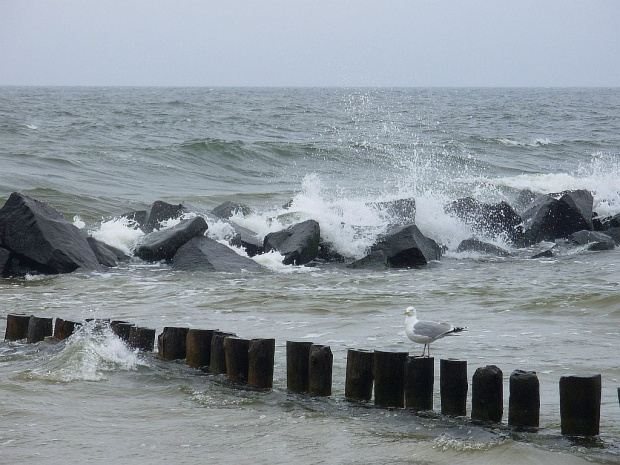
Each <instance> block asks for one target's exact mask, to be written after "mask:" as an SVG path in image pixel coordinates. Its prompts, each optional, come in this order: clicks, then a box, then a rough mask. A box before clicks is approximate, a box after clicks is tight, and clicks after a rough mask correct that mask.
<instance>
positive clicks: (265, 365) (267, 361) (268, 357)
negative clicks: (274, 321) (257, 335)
mask: <svg viewBox="0 0 620 465" xmlns="http://www.w3.org/2000/svg"><path fill="white" fill-rule="evenodd" d="M275 352H276V340H275V339H252V340H251V341H250V347H249V349H248V362H249V365H250V368H249V370H248V384H249V385H250V386H253V387H256V388H259V389H271V388H273V364H274V357H275Z"/></svg>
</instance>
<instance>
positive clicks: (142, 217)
mask: <svg viewBox="0 0 620 465" xmlns="http://www.w3.org/2000/svg"><path fill="white" fill-rule="evenodd" d="M121 218H127V219H128V220H129V221H133V222H134V223H135V224H136V228H137V229H141V230H142V231H143V232H144V224H145V223H146V210H137V211H133V212H128V213H123V214H122V215H121Z"/></svg>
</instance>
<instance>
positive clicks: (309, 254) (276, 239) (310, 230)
mask: <svg viewBox="0 0 620 465" xmlns="http://www.w3.org/2000/svg"><path fill="white" fill-rule="evenodd" d="M320 235H321V230H320V227H319V223H317V222H316V221H314V220H308V221H304V222H303V223H298V224H295V225H293V226H290V227H288V228H286V229H283V230H282V231H278V232H275V233H270V234H267V236H265V240H264V242H263V244H264V247H265V252H270V251H272V250H277V251H278V252H280V253H281V254H282V255H284V260H282V263H284V264H285V265H293V264H295V265H304V264H306V263H309V262H311V261H312V260H314V259H315V258H316V256H317V255H318V253H319V242H320Z"/></svg>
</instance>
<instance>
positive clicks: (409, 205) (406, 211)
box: [369, 198, 416, 225]
mask: <svg viewBox="0 0 620 465" xmlns="http://www.w3.org/2000/svg"><path fill="white" fill-rule="evenodd" d="M369 205H370V207H371V208H374V209H376V210H379V211H384V212H387V213H388V214H389V215H390V216H392V218H393V220H394V222H395V223H397V224H400V225H403V224H412V223H413V222H414V221H415V211H416V209H415V199H414V198H407V199H398V200H388V201H385V202H373V203H371V204H369Z"/></svg>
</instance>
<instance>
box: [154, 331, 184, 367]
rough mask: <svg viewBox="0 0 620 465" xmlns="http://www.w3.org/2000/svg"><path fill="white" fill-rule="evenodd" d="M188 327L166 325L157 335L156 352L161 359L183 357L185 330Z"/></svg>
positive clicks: (179, 358)
mask: <svg viewBox="0 0 620 465" xmlns="http://www.w3.org/2000/svg"><path fill="white" fill-rule="evenodd" d="M188 331H189V328H178V327H173V326H166V327H165V328H164V330H163V332H162V333H161V334H160V335H159V336H158V337H157V353H158V355H159V358H161V359H162V360H182V359H184V358H185V352H186V342H187V332H188Z"/></svg>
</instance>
